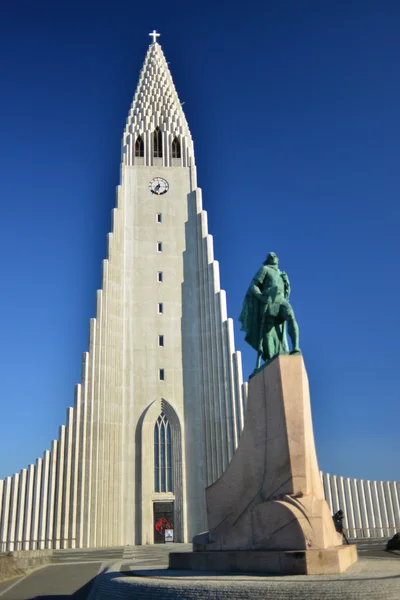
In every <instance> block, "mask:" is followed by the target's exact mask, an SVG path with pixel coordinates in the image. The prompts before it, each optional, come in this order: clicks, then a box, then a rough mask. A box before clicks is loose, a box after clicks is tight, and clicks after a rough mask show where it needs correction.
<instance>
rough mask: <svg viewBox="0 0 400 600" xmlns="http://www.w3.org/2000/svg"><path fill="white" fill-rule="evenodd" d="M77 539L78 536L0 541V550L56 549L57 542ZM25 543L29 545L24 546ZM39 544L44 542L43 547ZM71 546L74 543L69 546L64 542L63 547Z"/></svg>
mask: <svg viewBox="0 0 400 600" xmlns="http://www.w3.org/2000/svg"><path fill="white" fill-rule="evenodd" d="M75 541H76V538H43V539H38V540H10V541H0V552H13V551H17V550H54V549H55V548H54V544H55V543H56V542H75ZM48 542H50V543H51V545H50V546H48V545H47V544H48ZM23 544H27V545H28V547H27V548H24V547H23ZM39 544H44V545H43V547H42V548H41V547H39ZM60 545H61V544H60ZM70 547H72V545H71V546H69V545H68V544H67V546H65V545H64V544H63V547H62V548H61V549H64V548H70ZM57 549H58V548H57Z"/></svg>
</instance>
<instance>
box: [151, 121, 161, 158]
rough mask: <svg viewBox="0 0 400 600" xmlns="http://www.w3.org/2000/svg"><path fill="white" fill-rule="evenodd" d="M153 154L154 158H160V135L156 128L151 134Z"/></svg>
mask: <svg viewBox="0 0 400 600" xmlns="http://www.w3.org/2000/svg"><path fill="white" fill-rule="evenodd" d="M153 154H154V158H161V157H162V133H161V131H160V129H159V128H158V127H156V130H155V132H154V133H153Z"/></svg>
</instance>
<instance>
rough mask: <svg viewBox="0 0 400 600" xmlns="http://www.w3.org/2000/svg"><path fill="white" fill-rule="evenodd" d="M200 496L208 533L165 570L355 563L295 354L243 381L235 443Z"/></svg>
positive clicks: (335, 567) (319, 567)
mask: <svg viewBox="0 0 400 600" xmlns="http://www.w3.org/2000/svg"><path fill="white" fill-rule="evenodd" d="M206 499H207V516H208V525H209V531H208V532H206V533H202V534H200V535H197V536H195V538H194V539H193V549H194V553H193V554H186V558H184V555H180V556H178V554H173V555H171V559H170V568H178V566H177V565H178V563H179V568H181V569H182V568H189V569H199V570H234V571H249V572H251V571H253V572H254V571H255V572H271V573H288V574H289V573H307V574H317V573H341V572H343V571H345V570H346V569H347V568H348V567H349V566H350V565H351V564H352V563H353V562H355V561H356V560H357V552H356V548H355V547H354V546H342V536H341V535H340V534H338V533H337V532H336V530H335V527H334V525H333V521H332V516H331V513H330V510H329V507H328V504H327V502H326V501H325V498H324V492H323V487H322V482H321V478H320V473H319V468H318V462H317V456H316V452H315V443H314V434H313V428H312V420H311V408H310V395H309V388H308V378H307V373H306V370H305V367H304V362H303V357H302V356H301V355H293V356H278V357H277V358H276V359H275V360H273V361H272V362H271V363H270V364H269V365H267V366H266V367H265V368H264V369H262V370H261V371H260V372H259V373H257V375H255V376H254V377H252V378H251V379H250V382H249V394H248V405H247V412H246V420H245V427H244V429H243V433H242V436H241V438H240V443H239V446H238V448H237V450H236V453H235V455H234V456H233V459H232V461H231V463H230V464H229V466H228V468H227V470H226V471H225V473H224V474H223V475H222V476H221V477H220V479H218V480H217V481H216V482H215V483H214V484H213V485H211V486H210V487H208V488H207V490H206ZM246 555H247V556H246ZM228 556H229V557H230V558H229V559H228ZM185 561H186V563H187V565H188V566H187V567H185V566H184V564H185ZM227 565H231V567H229V566H228V567H227ZM252 565H253V568H252ZM294 565H295V566H294ZM219 566H220V567H221V568H219Z"/></svg>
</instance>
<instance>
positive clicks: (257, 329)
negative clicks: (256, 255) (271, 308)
mask: <svg viewBox="0 0 400 600" xmlns="http://www.w3.org/2000/svg"><path fill="white" fill-rule="evenodd" d="M266 270H267V267H266V266H262V267H261V269H259V271H258V272H257V274H256V276H255V277H254V278H253V279H252V281H251V284H250V286H249V289H248V290H247V292H246V296H245V298H244V301H243V307H242V312H241V313H240V316H239V321H240V322H241V323H242V327H241V331H245V332H246V335H245V338H244V339H245V340H246V342H247V343H248V344H250V346H251V347H252V348H254V350H257V352H258V351H259V349H260V336H261V322H262V318H263V313H264V310H265V304H264V303H263V302H261V301H260V300H259V299H258V298H257V296H256V293H258V294H260V291H259V289H260V287H261V286H262V284H263V282H264V278H265V274H266ZM255 290H257V291H256V293H255Z"/></svg>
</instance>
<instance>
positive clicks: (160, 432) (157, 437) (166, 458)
mask: <svg viewBox="0 0 400 600" xmlns="http://www.w3.org/2000/svg"><path fill="white" fill-rule="evenodd" d="M172 457H173V448H172V432H171V425H170V424H169V423H168V419H167V417H166V416H165V415H164V413H161V415H160V416H159V417H158V419H157V421H156V424H155V425H154V491H155V492H172V491H173V481H172Z"/></svg>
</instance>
